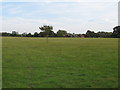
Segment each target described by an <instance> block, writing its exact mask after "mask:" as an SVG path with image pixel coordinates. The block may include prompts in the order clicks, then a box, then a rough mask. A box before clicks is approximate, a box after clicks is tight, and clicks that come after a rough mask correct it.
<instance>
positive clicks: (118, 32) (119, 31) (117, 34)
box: [112, 26, 120, 38]
mask: <svg viewBox="0 0 120 90" xmlns="http://www.w3.org/2000/svg"><path fill="white" fill-rule="evenodd" d="M113 30H114V31H113V33H112V37H114V38H120V26H116V27H114V28H113Z"/></svg>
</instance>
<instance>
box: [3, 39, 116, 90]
mask: <svg viewBox="0 0 120 90" xmlns="http://www.w3.org/2000/svg"><path fill="white" fill-rule="evenodd" d="M2 40H3V43H2V45H3V47H2V49H3V58H2V65H3V88H108V87H109V88H116V87H118V39H113V38H49V41H48V43H47V42H46V38H25V37H16V38H15V37H3V38H2Z"/></svg>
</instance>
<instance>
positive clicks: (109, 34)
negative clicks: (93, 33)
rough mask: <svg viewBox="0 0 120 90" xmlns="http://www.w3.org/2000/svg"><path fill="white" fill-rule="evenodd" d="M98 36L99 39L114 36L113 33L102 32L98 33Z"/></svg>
mask: <svg viewBox="0 0 120 90" xmlns="http://www.w3.org/2000/svg"><path fill="white" fill-rule="evenodd" d="M97 34H98V36H99V37H102V38H110V37H111V35H112V32H104V31H101V32H97Z"/></svg>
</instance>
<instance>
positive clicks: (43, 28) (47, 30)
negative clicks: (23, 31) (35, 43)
mask: <svg viewBox="0 0 120 90" xmlns="http://www.w3.org/2000/svg"><path fill="white" fill-rule="evenodd" d="M39 29H40V30H41V31H43V32H44V34H45V36H46V37H47V42H48V37H49V35H50V32H51V31H52V30H53V27H52V26H49V25H43V26H41V27H39Z"/></svg>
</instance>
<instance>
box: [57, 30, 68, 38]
mask: <svg viewBox="0 0 120 90" xmlns="http://www.w3.org/2000/svg"><path fill="white" fill-rule="evenodd" d="M57 36H58V37H64V36H67V31H65V30H58V31H57Z"/></svg>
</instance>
